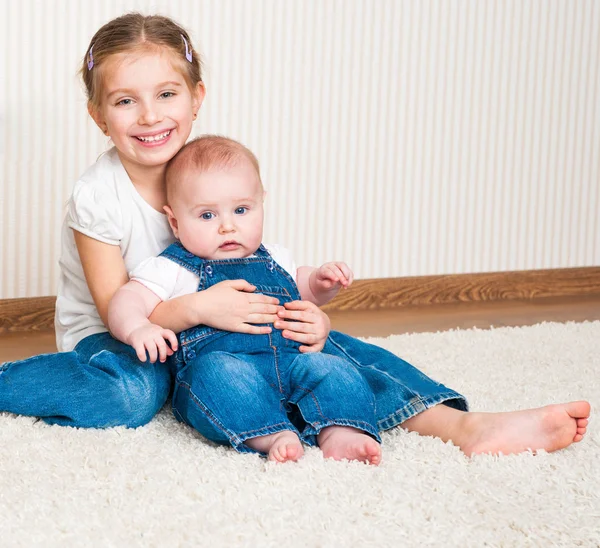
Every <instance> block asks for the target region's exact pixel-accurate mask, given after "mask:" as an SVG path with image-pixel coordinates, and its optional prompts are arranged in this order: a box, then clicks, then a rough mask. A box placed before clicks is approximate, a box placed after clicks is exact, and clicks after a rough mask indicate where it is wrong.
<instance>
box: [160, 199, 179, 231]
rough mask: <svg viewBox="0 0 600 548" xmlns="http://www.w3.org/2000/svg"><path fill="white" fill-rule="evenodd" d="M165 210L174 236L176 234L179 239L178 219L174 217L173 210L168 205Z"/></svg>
mask: <svg viewBox="0 0 600 548" xmlns="http://www.w3.org/2000/svg"><path fill="white" fill-rule="evenodd" d="M163 209H164V210H165V213H166V214H167V218H168V220H169V225H170V226H171V230H172V231H173V234H175V238H179V228H178V226H177V219H176V218H175V215H173V210H172V209H171V208H170V207H169V206H168V205H166V206H164V207H163Z"/></svg>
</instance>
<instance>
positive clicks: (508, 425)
mask: <svg viewBox="0 0 600 548" xmlns="http://www.w3.org/2000/svg"><path fill="white" fill-rule="evenodd" d="M589 414H590V404H589V403H587V402H585V401H577V402H570V403H565V404H558V405H547V406H546V407H540V408H537V409H527V410H524V411H511V412H506V413H474V412H472V413H465V412H463V411H459V410H457V409H452V408H451V407H448V406H446V405H443V404H441V405H436V406H435V407H432V408H430V409H427V410H426V411H423V412H422V413H419V414H418V415H416V416H414V417H413V418H411V419H408V420H407V421H405V422H404V423H403V424H402V427H403V428H405V429H406V430H408V431H410V432H417V433H419V434H421V435H423V436H435V437H438V438H441V439H442V440H444V441H449V440H452V442H453V443H454V444H455V445H457V446H458V447H460V449H461V450H462V451H463V452H464V453H466V454H467V455H469V456H470V455H474V454H479V453H493V454H499V453H502V454H505V455H508V454H510V453H522V452H524V451H527V450H533V451H535V450H537V449H544V450H545V451H549V452H550V451H556V450H558V449H563V448H564V447H567V446H569V445H571V443H573V442H578V441H581V440H582V439H583V436H584V435H585V432H586V427H587V424H588V420H587V419H588V417H589Z"/></svg>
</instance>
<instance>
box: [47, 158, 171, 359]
mask: <svg viewBox="0 0 600 548" xmlns="http://www.w3.org/2000/svg"><path fill="white" fill-rule="evenodd" d="M73 230H77V231H79V232H81V233H82V234H85V235H86V236H89V237H90V238H94V239H95V240H99V241H101V242H104V243H107V244H110V245H116V246H119V247H120V248H121V255H122V256H123V259H124V261H125V266H126V268H127V271H128V272H130V271H132V270H134V269H135V267H136V266H138V264H140V263H141V262H142V261H143V260H145V259H147V258H149V257H154V256H156V255H158V254H159V253H160V252H161V251H163V249H165V248H166V247H167V246H168V245H170V244H171V243H173V242H174V241H175V238H174V236H173V233H172V232H171V229H170V227H169V222H168V221H167V216H166V215H165V214H163V213H160V212H159V211H156V210H155V209H154V208H153V207H152V206H150V205H149V204H148V203H147V202H146V201H145V200H144V199H143V198H142V197H141V196H140V194H139V193H138V192H137V190H136V189H135V187H134V186H133V183H132V182H131V179H130V178H129V175H128V174H127V172H126V171H125V168H124V167H123V164H122V163H121V160H120V159H119V155H118V154H117V150H116V149H115V148H114V147H113V148H112V149H111V150H109V151H108V152H106V153H105V154H103V155H102V156H101V157H100V158H99V159H98V160H97V162H96V163H95V164H94V165H92V166H91V167H90V168H89V169H88V170H87V171H86V172H85V173H84V174H83V175H82V177H81V178H80V179H79V180H78V181H77V182H76V183H75V186H74V188H73V194H72V195H71V198H70V199H69V202H68V204H67V212H66V215H65V219H64V221H63V225H62V233H61V248H62V250H61V257H60V261H59V264H60V278H59V284H58V296H57V300H56V312H55V317H54V323H55V329H56V346H57V347H58V350H59V351H68V350H72V349H73V348H74V347H75V345H76V344H77V343H78V342H79V341H80V340H82V339H83V338H85V337H87V336H89V335H93V334H95V333H102V332H106V331H108V329H107V328H106V327H105V325H104V324H103V323H102V320H101V318H100V315H99V314H98V310H97V309H96V306H95V305H94V300H93V299H92V295H91V294H90V291H89V289H88V286H87V283H86V281H85V276H84V274H83V268H82V266H81V261H80V259H79V253H78V251H77V246H76V245H75V239H74V235H73Z"/></svg>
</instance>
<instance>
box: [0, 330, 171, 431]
mask: <svg viewBox="0 0 600 548" xmlns="http://www.w3.org/2000/svg"><path fill="white" fill-rule="evenodd" d="M170 388H171V373H170V371H169V365H168V364H167V363H154V364H150V363H148V362H146V363H142V362H140V361H139V360H138V358H137V356H136V354H135V351H134V350H133V348H132V347H130V346H128V345H126V344H123V343H121V342H119V341H117V340H115V339H113V338H112V337H111V336H110V334H109V333H99V334H97V335H91V336H89V337H86V338H85V339H83V340H82V341H80V342H79V344H78V345H77V346H76V347H75V349H74V350H73V351H71V352H58V353H55V354H42V355H40V356H34V357H32V358H28V359H25V360H21V361H16V362H7V363H4V364H2V365H0V411H8V412H10V413H16V414H19V415H31V416H36V417H41V418H42V419H43V420H44V421H45V422H47V423H49V424H60V425H63V426H76V427H85V428H108V427H111V426H128V427H132V428H135V427H137V426H141V425H143V424H146V423H148V422H149V421H150V420H151V419H152V417H154V415H155V414H156V413H157V412H158V411H159V410H160V409H161V407H162V406H163V405H164V404H165V401H166V400H167V398H168V396H169V390H170Z"/></svg>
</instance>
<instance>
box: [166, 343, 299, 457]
mask: <svg viewBox="0 0 600 548" xmlns="http://www.w3.org/2000/svg"><path fill="white" fill-rule="evenodd" d="M262 369H264V368H262ZM173 412H174V413H175V416H176V417H177V418H178V419H179V420H181V421H183V422H185V423H187V424H189V425H190V426H192V427H193V428H195V429H196V430H197V431H198V432H200V434H202V435H203V436H204V437H205V438H207V439H209V440H211V441H214V442H216V443H221V444H230V445H231V446H232V447H233V448H234V449H236V450H237V451H240V452H253V451H259V452H260V453H263V454H265V455H268V456H269V458H270V459H271V460H277V461H286V460H298V459H299V458H300V457H301V456H302V453H303V451H302V446H301V444H300V440H299V438H298V436H297V435H296V434H294V430H295V428H294V426H293V425H292V424H291V422H290V421H289V419H288V417H287V413H286V412H285V409H284V408H283V406H282V405H281V396H280V394H279V392H278V391H277V390H276V389H275V388H274V387H273V386H272V383H270V382H268V381H267V380H266V379H265V378H264V377H263V375H262V374H261V362H260V360H259V359H258V358H257V356H256V355H238V354H235V355H234V354H231V353H228V352H222V351H214V352H206V353H204V354H200V355H199V356H197V357H196V358H194V359H193V360H192V361H190V362H188V363H187V365H186V367H184V368H182V369H181V370H180V371H179V372H178V373H177V376H176V380H175V389H174V391H173Z"/></svg>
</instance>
